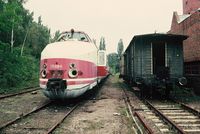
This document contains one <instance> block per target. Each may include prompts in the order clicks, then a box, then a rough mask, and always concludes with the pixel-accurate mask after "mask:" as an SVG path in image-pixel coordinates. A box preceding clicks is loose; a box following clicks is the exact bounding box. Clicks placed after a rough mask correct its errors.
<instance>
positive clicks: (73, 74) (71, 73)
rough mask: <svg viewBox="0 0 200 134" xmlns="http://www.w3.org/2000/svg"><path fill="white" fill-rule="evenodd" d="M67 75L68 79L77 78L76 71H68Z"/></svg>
mask: <svg viewBox="0 0 200 134" xmlns="http://www.w3.org/2000/svg"><path fill="white" fill-rule="evenodd" d="M68 74H69V77H71V78H76V77H77V76H78V71H77V70H76V69H70V70H69V73H68Z"/></svg>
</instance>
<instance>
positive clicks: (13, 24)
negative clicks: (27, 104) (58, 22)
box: [0, 0, 50, 93]
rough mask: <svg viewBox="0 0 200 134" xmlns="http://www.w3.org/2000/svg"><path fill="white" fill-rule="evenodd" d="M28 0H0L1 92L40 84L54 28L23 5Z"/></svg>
mask: <svg viewBox="0 0 200 134" xmlns="http://www.w3.org/2000/svg"><path fill="white" fill-rule="evenodd" d="M25 2H26V1H25V0H0V64H1V66H0V85H1V86H0V93H3V92H5V91H6V92H7V91H8V90H9V89H13V88H19V87H27V86H33V85H34V84H36V83H37V85H38V74H39V58H40V53H41V51H42V50H43V48H44V47H45V46H46V45H47V44H48V43H49V40H50V30H49V28H48V27H46V26H44V25H43V24H42V18H41V16H40V17H39V18H38V22H34V21H33V13H30V12H29V11H28V10H26V9H25V8H24V7H23V4H24V3H25ZM12 31H13V34H12ZM12 36H13V40H12ZM12 44H13V47H12V50H13V51H12V53H11V46H12ZM22 53H23V56H21V55H22Z"/></svg>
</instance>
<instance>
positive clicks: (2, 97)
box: [0, 87, 41, 100]
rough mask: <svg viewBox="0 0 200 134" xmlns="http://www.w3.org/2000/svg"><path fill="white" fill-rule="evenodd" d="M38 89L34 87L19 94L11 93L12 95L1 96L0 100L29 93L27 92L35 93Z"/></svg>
mask: <svg viewBox="0 0 200 134" xmlns="http://www.w3.org/2000/svg"><path fill="white" fill-rule="evenodd" d="M31 88H32V87H31ZM25 89H29V88H25ZM39 89H41V88H40V87H34V89H30V90H26V91H22V92H19V93H13V94H7V95H3V96H0V100H1V99H4V98H9V97H12V96H17V95H21V94H25V93H29V92H32V91H36V90H39Z"/></svg>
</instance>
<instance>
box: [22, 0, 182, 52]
mask: <svg viewBox="0 0 200 134" xmlns="http://www.w3.org/2000/svg"><path fill="white" fill-rule="evenodd" d="M25 8H27V9H29V10H30V11H31V12H32V11H33V12H34V18H35V20H36V21H37V18H38V16H42V22H43V24H44V25H46V26H48V27H49V28H51V32H52V34H53V33H54V32H55V31H56V30H60V31H66V30H70V29H71V28H74V29H75V30H80V31H84V32H86V33H88V34H89V35H90V37H91V38H95V39H96V40H97V45H99V40H100V38H101V36H104V37H105V40H106V48H107V50H108V52H109V53H110V52H116V51H117V43H118V41H119V40H120V38H122V39H123V42H124V46H125V48H126V47H127V46H128V44H129V42H130V41H131V39H132V37H133V36H134V35H138V34H146V33H154V32H155V31H156V32H162V33H163V32H167V31H168V30H169V29H170V25H171V20H172V14H173V11H177V12H178V14H182V0H28V2H27V3H26V4H25Z"/></svg>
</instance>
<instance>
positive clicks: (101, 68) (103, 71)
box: [97, 66, 108, 76]
mask: <svg viewBox="0 0 200 134" xmlns="http://www.w3.org/2000/svg"><path fill="white" fill-rule="evenodd" d="M97 72H98V76H107V74H108V71H107V67H106V66H97Z"/></svg>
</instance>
